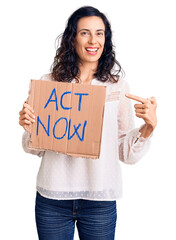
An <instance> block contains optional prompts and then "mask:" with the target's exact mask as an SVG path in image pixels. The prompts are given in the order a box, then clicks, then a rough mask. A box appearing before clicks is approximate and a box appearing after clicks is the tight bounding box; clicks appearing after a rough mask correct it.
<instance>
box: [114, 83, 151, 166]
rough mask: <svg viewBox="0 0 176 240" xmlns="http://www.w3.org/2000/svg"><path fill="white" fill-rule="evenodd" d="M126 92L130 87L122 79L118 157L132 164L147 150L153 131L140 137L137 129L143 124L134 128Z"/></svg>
mask: <svg viewBox="0 0 176 240" xmlns="http://www.w3.org/2000/svg"><path fill="white" fill-rule="evenodd" d="M126 93H130V89H129V85H128V83H127V82H126V81H124V80H123V84H122V87H121V93H120V99H119V111H118V142H119V159H120V160H121V161H123V162H124V163H127V164H134V163H136V162H137V161H138V160H140V159H141V158H142V157H143V156H144V155H145V153H146V152H147V151H148V149H149V146H150V140H151V137H152V135H153V133H151V135H150V136H149V137H147V138H143V137H140V135H141V133H140V132H139V130H140V129H141V128H142V126H143V125H142V126H141V127H139V128H135V124H134V113H133V112H134V109H133V108H132V104H131V100H130V99H128V98H127V97H126V96H125V94H126Z"/></svg>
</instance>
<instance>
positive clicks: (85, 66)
mask: <svg viewBox="0 0 176 240" xmlns="http://www.w3.org/2000/svg"><path fill="white" fill-rule="evenodd" d="M96 69H97V63H80V64H79V71H80V74H79V76H78V78H79V80H80V82H81V83H84V84H90V83H91V81H92V79H94V73H95V72H96Z"/></svg>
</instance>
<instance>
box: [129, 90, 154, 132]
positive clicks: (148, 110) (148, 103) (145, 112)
mask: <svg viewBox="0 0 176 240" xmlns="http://www.w3.org/2000/svg"><path fill="white" fill-rule="evenodd" d="M125 96H126V97H127V98H130V99H133V100H136V101H138V102H140V103H141V104H135V105H134V107H135V112H136V116H137V117H139V118H143V119H144V121H145V123H146V125H148V126H149V127H152V129H153V130H154V128H155V127H156V125H157V116H156V108H157V103H156V99H155V97H151V98H141V97H138V96H135V95H132V94H125Z"/></svg>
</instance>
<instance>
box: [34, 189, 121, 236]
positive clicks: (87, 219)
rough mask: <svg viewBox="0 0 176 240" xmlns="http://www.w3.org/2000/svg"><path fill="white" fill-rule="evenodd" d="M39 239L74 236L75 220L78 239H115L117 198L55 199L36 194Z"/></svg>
mask: <svg viewBox="0 0 176 240" xmlns="http://www.w3.org/2000/svg"><path fill="white" fill-rule="evenodd" d="M35 216H36V225H37V232H38V236H39V240H73V237H74V230H75V221H76V226H77V229H78V234H79V238H80V240H114V237H115V228H116V220H117V211H116V201H94V200H84V199H77V200H54V199H48V198H45V197H43V196H41V195H40V194H39V193H38V192H37V195H36V205H35Z"/></svg>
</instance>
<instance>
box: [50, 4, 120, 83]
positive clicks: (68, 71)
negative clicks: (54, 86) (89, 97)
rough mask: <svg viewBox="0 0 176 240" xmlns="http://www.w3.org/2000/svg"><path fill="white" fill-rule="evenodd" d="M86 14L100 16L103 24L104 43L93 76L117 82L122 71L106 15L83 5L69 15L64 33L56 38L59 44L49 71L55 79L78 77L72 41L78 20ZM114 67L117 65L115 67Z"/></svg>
mask: <svg viewBox="0 0 176 240" xmlns="http://www.w3.org/2000/svg"><path fill="white" fill-rule="evenodd" d="M88 16H97V17H100V18H101V19H102V20H103V22H104V25H105V45H104V49H103V53H102V55H101V57H100V58H99V60H98V67H97V71H96V73H95V74H94V77H96V78H97V79H98V80H99V81H102V82H105V81H107V80H108V79H110V80H111V81H113V82H117V81H118V79H119V74H120V73H122V68H121V65H120V64H119V62H118V61H117V60H116V58H115V51H114V46H113V44H112V31H111V25H110V23H109V21H108V19H107V17H106V16H105V15H104V14H103V13H101V12H100V11H99V10H98V9H96V8H94V7H91V6H85V7H81V8H79V9H77V10H76V11H75V12H74V13H73V14H72V15H71V16H70V17H69V19H68V22H67V26H66V28H65V31H64V33H63V34H61V35H59V36H58V38H57V40H58V41H59V40H60V44H59V47H58V48H57V50H56V56H55V58H54V62H53V64H52V66H51V73H52V76H53V78H54V79H55V80H56V81H59V82H71V81H72V80H73V78H75V79H79V68H78V56H77V53H76V51H75V48H74V42H75V37H76V32H77V23H78V20H79V19H80V18H82V17H88ZM115 67H117V69H115Z"/></svg>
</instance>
